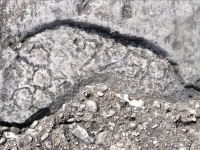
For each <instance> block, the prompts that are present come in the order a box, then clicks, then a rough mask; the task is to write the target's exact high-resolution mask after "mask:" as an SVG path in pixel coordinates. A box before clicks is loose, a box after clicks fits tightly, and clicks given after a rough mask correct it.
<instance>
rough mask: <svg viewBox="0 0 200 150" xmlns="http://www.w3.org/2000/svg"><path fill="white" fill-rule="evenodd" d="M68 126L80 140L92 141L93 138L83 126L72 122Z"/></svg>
mask: <svg viewBox="0 0 200 150" xmlns="http://www.w3.org/2000/svg"><path fill="white" fill-rule="evenodd" d="M69 128H70V132H71V133H72V134H73V135H74V136H76V137H77V138H79V139H80V140H82V141H84V142H86V143H93V142H94V139H93V138H91V137H90V136H89V134H88V133H87V131H86V130H85V129H84V128H82V127H80V126H79V125H78V124H76V123H73V124H71V125H69Z"/></svg>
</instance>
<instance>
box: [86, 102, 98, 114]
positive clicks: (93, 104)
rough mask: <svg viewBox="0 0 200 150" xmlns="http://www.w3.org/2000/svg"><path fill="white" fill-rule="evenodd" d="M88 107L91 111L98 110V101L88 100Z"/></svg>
mask: <svg viewBox="0 0 200 150" xmlns="http://www.w3.org/2000/svg"><path fill="white" fill-rule="evenodd" d="M86 108H87V110H88V111H90V112H96V111H97V103H96V102H95V101H92V100H88V101H86Z"/></svg>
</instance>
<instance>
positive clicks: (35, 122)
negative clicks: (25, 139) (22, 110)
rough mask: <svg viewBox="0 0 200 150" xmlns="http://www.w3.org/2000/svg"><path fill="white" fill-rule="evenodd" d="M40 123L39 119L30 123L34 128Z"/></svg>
mask: <svg viewBox="0 0 200 150" xmlns="http://www.w3.org/2000/svg"><path fill="white" fill-rule="evenodd" d="M38 123H39V122H38V121H37V120H35V121H34V122H33V123H32V124H31V125H30V128H32V129H34V128H35V127H36V126H37V124H38Z"/></svg>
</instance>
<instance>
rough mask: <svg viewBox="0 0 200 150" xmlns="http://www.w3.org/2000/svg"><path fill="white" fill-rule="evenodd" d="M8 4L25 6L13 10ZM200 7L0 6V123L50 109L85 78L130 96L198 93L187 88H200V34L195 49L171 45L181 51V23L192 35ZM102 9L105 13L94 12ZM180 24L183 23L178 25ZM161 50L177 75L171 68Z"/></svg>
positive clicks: (177, 96)
mask: <svg viewBox="0 0 200 150" xmlns="http://www.w3.org/2000/svg"><path fill="white" fill-rule="evenodd" d="M53 3H55V6H54V7H51V5H52V4H53ZM147 3H148V5H147ZM33 4H34V5H33ZM13 5H14V6H15V8H19V7H20V6H29V7H27V8H26V7H24V9H23V10H21V9H18V10H14V9H11V8H12V7H14V6H13ZM143 5H144V6H143ZM199 5H200V3H199V2H196V1H191V3H184V2H182V1H181V2H180V5H176V11H177V12H179V13H177V14H179V16H178V18H179V19H177V14H174V13H173V12H174V5H173V3H171V2H158V3H155V2H154V1H148V2H144V1H141V2H140V1H138V2H133V1H131V2H126V3H125V2H123V3H122V4H120V3H119V2H114V1H106V2H105V3H101V2H99V1H97V0H93V1H84V2H72V1H71V0H67V1H63V0H61V1H59V2H57V1H55V0H54V1H52V2H49V1H47V2H44V4H43V3H40V2H39V1H37V0H34V2H33V3H31V2H24V1H22V0H19V1H17V2H16V3H15V2H8V3H6V4H4V5H2V13H3V14H4V15H2V16H3V17H4V18H2V19H3V20H4V21H2V22H3V25H2V31H3V32H2V37H3V38H2V40H1V41H2V42H1V47H3V48H2V62H1V72H0V80H1V81H2V84H1V87H0V89H1V93H0V97H1V99H0V101H1V103H2V104H3V105H0V111H1V115H0V118H1V120H2V121H3V122H9V123H12V121H14V123H19V124H21V123H24V122H25V121H27V120H28V119H29V117H30V116H32V115H37V112H40V113H41V112H43V113H42V114H45V110H50V112H51V113H54V112H56V111H57V110H58V109H59V108H60V107H61V106H62V104H63V103H64V100H66V99H68V100H69V99H70V97H73V96H74V95H75V93H76V92H77V91H78V90H79V88H78V87H79V86H77V85H86V84H90V83H105V84H108V85H110V87H113V90H116V91H123V90H125V91H126V93H129V94H130V93H132V95H135V97H141V96H145V97H149V96H152V97H165V98H168V99H170V100H171V101H178V100H186V99H187V98H188V95H193V97H197V98H198V97H199V95H198V94H197V93H196V91H193V90H190V89H191V88H193V89H198V88H195V86H197V87H198V85H199V83H198V82H199V81H198V78H199V75H198V72H199V71H198V65H197V64H198V59H197V58H198V55H195V54H196V53H198V49H197V48H196V47H198V37H199V35H196V36H195V39H194V40H192V41H191V40H190V41H191V42H190V43H192V44H189V45H195V50H191V51H190V50H188V51H187V52H186V53H184V55H181V56H179V52H177V53H176V50H177V49H181V50H182V51H184V49H185V48H186V47H187V46H186V45H188V44H185V43H188V42H187V41H189V39H190V38H189V37H188V40H187V41H185V39H184V38H182V36H183V35H182V34H181V31H182V28H187V27H189V28H191V29H192V30H184V35H187V32H189V33H188V35H191V34H192V33H193V32H196V31H197V33H198V31H199V24H198V19H196V18H198V17H197V16H198V15H199V9H198V6H199ZM62 6H66V7H62ZM110 6H112V7H110ZM36 7H38V8H40V9H34V8H36ZM102 8H103V10H104V11H103V12H104V13H103V12H101V11H99V10H101V9H102ZM134 8H138V9H137V10H135V9H134ZM184 8H187V9H184ZM4 10H5V11H4ZM33 10H34V12H33ZM43 10H45V11H43ZM56 10H59V11H56ZM147 10H148V11H147ZM111 12H112V13H111ZM193 12H195V13H193ZM15 13H17V14H18V15H14V14H15ZM36 14H38V15H36ZM64 14H67V15H64ZM172 14H173V15H172ZM149 15H150V16H152V17H149ZM8 16H13V17H8ZM21 16H23V17H22V18H20V17H21ZM33 16H34V17H33ZM158 16H159V17H158ZM169 16H170V17H169ZM187 17H189V18H190V19H189V21H187V20H186V18H187ZM44 18H45V19H44ZM150 18H151V19H150ZM16 20H18V21H17V22H16ZM144 20H145V21H144ZM144 22H145V23H144ZM174 22H176V24H175V25H174ZM182 22H184V23H183V27H182V26H181V25H182V24H181V25H178V23H182ZM192 24H195V26H194V28H193V26H192ZM190 25H191V26H190ZM186 31H187V32H186ZM58 37H60V38H58ZM185 37H186V36H185ZM196 39H197V40H196ZM156 43H157V44H156ZM176 43H184V44H185V45H184V44H182V46H181V47H180V46H178V45H180V44H176ZM179 47H180V48H179ZM190 49H191V48H190ZM167 52H168V53H170V54H171V55H170V56H169V57H170V59H174V61H175V62H177V63H178V64H179V65H178V66H177V68H178V70H180V72H178V71H174V69H175V70H176V68H175V67H174V65H173V63H172V61H171V60H169V58H168V57H167ZM193 52H194V53H195V54H194V53H193ZM193 54H194V55H193ZM185 55H186V56H188V57H187V59H184V58H185ZM182 60H183V61H184V63H182ZM185 60H187V61H185ZM190 62H193V65H194V66H195V67H190V66H191V65H189V63H190ZM187 66H189V67H187ZM185 68H187V69H185ZM193 68H197V69H193ZM166 70H167V71H166ZM191 76H192V77H191ZM181 78H182V79H183V80H184V81H182V82H180V79H181ZM105 79H106V82H104V81H105ZM183 82H185V83H187V85H183V84H181V83H183ZM130 83H131V85H130ZM119 84H120V86H117V85H119ZM191 84H192V85H191ZM184 86H185V87H186V88H184ZM100 91H101V90H100ZM197 91H198V90H197ZM172 97H173V99H172ZM131 104H132V103H131ZM44 108H46V109H44ZM11 110H12V111H11ZM33 118H35V117H33Z"/></svg>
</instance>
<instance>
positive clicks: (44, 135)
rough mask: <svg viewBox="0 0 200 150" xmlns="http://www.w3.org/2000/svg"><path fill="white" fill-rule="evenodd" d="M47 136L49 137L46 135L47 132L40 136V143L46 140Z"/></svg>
mask: <svg viewBox="0 0 200 150" xmlns="http://www.w3.org/2000/svg"><path fill="white" fill-rule="evenodd" d="M48 136H49V133H48V132H46V133H44V134H43V135H42V136H41V141H44V140H46V139H47V138H48Z"/></svg>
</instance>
